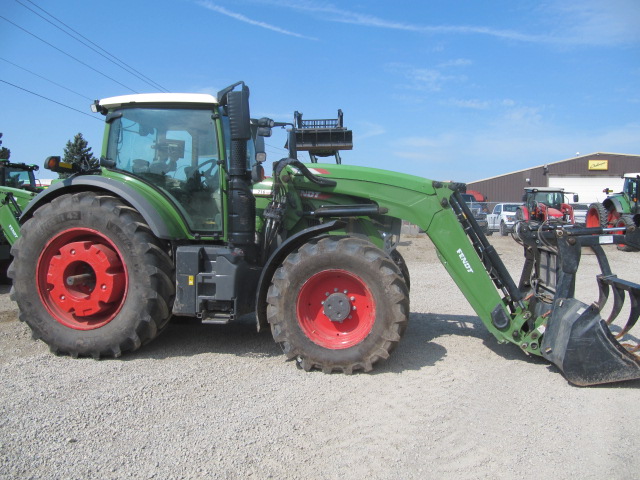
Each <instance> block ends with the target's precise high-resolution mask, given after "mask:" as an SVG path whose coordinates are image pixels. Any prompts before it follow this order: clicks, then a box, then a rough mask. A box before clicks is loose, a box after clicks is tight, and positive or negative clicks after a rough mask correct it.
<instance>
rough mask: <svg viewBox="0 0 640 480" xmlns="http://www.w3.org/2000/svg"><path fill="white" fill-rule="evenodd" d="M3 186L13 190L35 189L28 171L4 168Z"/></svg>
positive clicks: (30, 173) (32, 177) (32, 176)
mask: <svg viewBox="0 0 640 480" xmlns="http://www.w3.org/2000/svg"><path fill="white" fill-rule="evenodd" d="M5 185H6V186H7V187H13V188H22V187H24V186H28V187H35V181H34V175H33V173H32V172H31V171H30V170H20V169H18V168H11V167H6V168H5Z"/></svg>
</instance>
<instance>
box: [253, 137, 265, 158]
mask: <svg viewBox="0 0 640 480" xmlns="http://www.w3.org/2000/svg"><path fill="white" fill-rule="evenodd" d="M254 144H255V148H256V162H258V163H264V161H265V160H266V159H267V152H266V149H265V147H264V137H261V136H260V134H258V136H256V138H255V141H254Z"/></svg>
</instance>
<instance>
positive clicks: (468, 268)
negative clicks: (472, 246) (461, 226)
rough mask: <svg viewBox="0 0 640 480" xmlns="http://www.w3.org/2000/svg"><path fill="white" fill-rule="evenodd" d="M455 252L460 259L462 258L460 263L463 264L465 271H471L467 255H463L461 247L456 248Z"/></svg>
mask: <svg viewBox="0 0 640 480" xmlns="http://www.w3.org/2000/svg"><path fill="white" fill-rule="evenodd" d="M456 253H457V254H458V257H460V260H462V265H464V268H465V269H466V270H467V272H469V273H473V268H471V264H470V263H469V260H467V257H465V255H464V253H463V251H462V249H461V248H459V249H458V250H456Z"/></svg>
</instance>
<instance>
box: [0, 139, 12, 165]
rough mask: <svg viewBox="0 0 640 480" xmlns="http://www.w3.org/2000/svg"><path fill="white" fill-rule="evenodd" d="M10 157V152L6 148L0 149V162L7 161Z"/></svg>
mask: <svg viewBox="0 0 640 480" xmlns="http://www.w3.org/2000/svg"><path fill="white" fill-rule="evenodd" d="M0 138H2V133H0ZM0 145H2V140H0ZM10 156H11V150H9V149H8V148H6V147H2V148H0V160H9V157H10Z"/></svg>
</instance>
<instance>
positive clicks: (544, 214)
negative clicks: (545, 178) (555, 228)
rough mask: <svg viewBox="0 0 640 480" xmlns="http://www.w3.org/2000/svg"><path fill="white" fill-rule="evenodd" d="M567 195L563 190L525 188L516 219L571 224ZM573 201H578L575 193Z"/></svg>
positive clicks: (571, 212) (571, 218)
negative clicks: (522, 203)
mask: <svg viewBox="0 0 640 480" xmlns="http://www.w3.org/2000/svg"><path fill="white" fill-rule="evenodd" d="M567 195H570V193H569V192H565V191H564V188H553V187H526V188H525V189H524V195H523V196H522V201H523V202H524V205H522V206H520V207H518V210H517V212H516V218H517V219H518V220H522V221H525V222H550V223H563V224H573V223H574V217H573V207H572V206H571V205H570V204H569V203H568V202H566V200H565V197H566V196H567ZM573 201H574V202H577V201H578V195H577V194H575V193H574V194H573Z"/></svg>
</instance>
